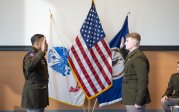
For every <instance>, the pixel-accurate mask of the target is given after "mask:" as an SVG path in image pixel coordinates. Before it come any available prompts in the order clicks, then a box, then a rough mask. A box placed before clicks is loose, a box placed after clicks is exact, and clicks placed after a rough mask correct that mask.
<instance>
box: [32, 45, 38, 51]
mask: <svg viewBox="0 0 179 112" xmlns="http://www.w3.org/2000/svg"><path fill="white" fill-rule="evenodd" d="M31 50H32V51H34V52H38V51H39V50H38V49H37V48H35V47H33V46H32V48H31Z"/></svg>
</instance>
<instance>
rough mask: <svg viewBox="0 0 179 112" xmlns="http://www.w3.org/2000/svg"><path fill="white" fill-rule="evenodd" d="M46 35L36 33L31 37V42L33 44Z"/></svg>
mask: <svg viewBox="0 0 179 112" xmlns="http://www.w3.org/2000/svg"><path fill="white" fill-rule="evenodd" d="M42 37H44V35H42V34H35V35H34V36H32V37H31V43H32V45H33V44H34V43H35V42H36V41H37V40H39V39H40V38H42Z"/></svg>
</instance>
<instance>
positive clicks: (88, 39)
mask: <svg viewBox="0 0 179 112" xmlns="http://www.w3.org/2000/svg"><path fill="white" fill-rule="evenodd" d="M80 33H81V35H82V37H83V39H84V41H85V43H86V45H87V47H88V48H91V47H93V46H94V45H95V44H96V43H97V42H99V41H100V40H101V39H102V38H104V37H105V33H104V31H103V29H102V26H101V23H100V20H99V17H98V14H97V12H96V9H95V6H94V4H92V7H91V9H90V11H89V13H88V16H87V18H86V19H85V22H84V23H83V25H82V27H81V29H80Z"/></svg>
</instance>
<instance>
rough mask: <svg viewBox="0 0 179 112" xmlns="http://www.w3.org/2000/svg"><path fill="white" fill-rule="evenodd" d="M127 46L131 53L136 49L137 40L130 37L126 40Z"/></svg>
mask: <svg viewBox="0 0 179 112" xmlns="http://www.w3.org/2000/svg"><path fill="white" fill-rule="evenodd" d="M125 45H126V49H127V50H129V51H130V50H132V49H133V48H134V47H135V45H136V40H135V39H133V38H131V37H128V38H126V42H125Z"/></svg>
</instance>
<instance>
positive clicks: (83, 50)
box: [69, 2, 112, 99]
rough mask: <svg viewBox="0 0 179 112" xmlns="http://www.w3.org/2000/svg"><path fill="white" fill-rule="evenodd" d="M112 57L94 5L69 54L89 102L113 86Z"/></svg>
mask: <svg viewBox="0 0 179 112" xmlns="http://www.w3.org/2000/svg"><path fill="white" fill-rule="evenodd" d="M111 58H112V53H111V50H110V48H109V45H108V43H107V41H106V40H105V33H104V31H103V28H102V26H101V23H100V20H99V17H98V14H97V12H96V9H95V6H94V3H93V2H92V6H91V8H90V11H89V13H88V15H87V18H86V19H85V21H84V23H83V25H82V27H81V29H80V34H79V35H78V36H77V37H76V39H75V43H74V44H73V45H72V47H71V49H70V52H69V63H70V66H71V68H72V70H73V73H74V75H75V76H76V78H77V80H78V82H79V84H80V85H81V87H82V89H83V91H84V92H85V94H86V96H87V98H88V99H92V98H93V97H96V96H97V95H99V94H101V93H102V92H104V91H105V90H107V89H108V88H110V87H111V85H112V76H111V74H112V60H111Z"/></svg>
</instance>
